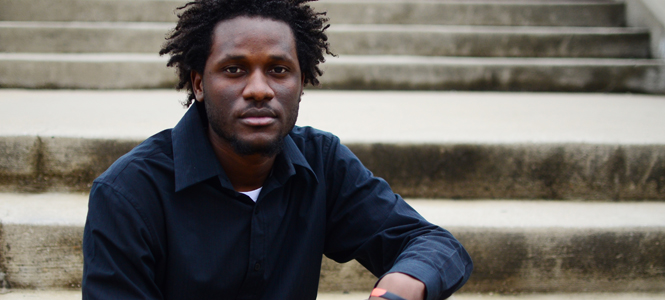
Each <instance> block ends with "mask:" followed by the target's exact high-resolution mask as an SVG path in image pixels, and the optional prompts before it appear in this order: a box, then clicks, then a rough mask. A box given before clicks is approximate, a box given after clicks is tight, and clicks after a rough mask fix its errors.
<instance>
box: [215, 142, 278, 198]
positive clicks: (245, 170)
mask: <svg viewBox="0 0 665 300" xmlns="http://www.w3.org/2000/svg"><path fill="white" fill-rule="evenodd" d="M209 130H210V131H212V130H211V129H209ZM208 136H209V137H210V141H211V143H212V149H213V151H214V152H215V156H216V157H217V160H218V161H219V163H220V164H221V165H222V168H224V172H225V173H226V176H227V177H228V178H229V180H230V181H231V185H233V188H234V189H235V190H236V191H238V192H248V191H253V190H255V189H258V188H260V187H262V186H263V183H264V182H265V180H266V178H268V175H269V174H270V170H271V169H272V165H273V163H274V162H275V157H276V155H273V156H269V157H267V156H265V155H261V154H252V155H240V154H238V153H236V152H235V151H234V150H233V147H232V146H231V145H229V144H228V143H226V142H224V141H221V140H220V139H219V137H218V136H216V135H215V134H214V133H213V134H210V133H209V134H208Z"/></svg>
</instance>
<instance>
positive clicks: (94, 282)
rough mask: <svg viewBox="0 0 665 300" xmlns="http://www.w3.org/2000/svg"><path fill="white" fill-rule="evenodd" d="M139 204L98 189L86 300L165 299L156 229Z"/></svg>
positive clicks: (89, 229) (86, 247)
mask: <svg viewBox="0 0 665 300" xmlns="http://www.w3.org/2000/svg"><path fill="white" fill-rule="evenodd" d="M137 206H138V204H137V203H135V201H132V200H129V199H127V198H126V197H125V196H123V195H122V194H120V193H119V192H118V191H116V190H115V189H113V188H112V187H110V186H108V185H105V184H98V183H96V184H94V185H93V188H92V190H91V192H90V202H89V205H88V217H87V220H86V225H85V229H84V234H83V258H84V265H83V283H82V290H83V299H84V300H93V299H95V300H101V299H162V295H161V291H160V289H159V288H158V285H157V281H158V278H157V276H159V275H158V274H159V272H155V265H156V260H157V257H156V256H155V252H159V251H154V244H155V241H156V237H155V233H154V229H151V228H149V226H148V225H146V222H145V217H146V216H145V215H142V214H141V213H140V212H139V211H138V210H137Z"/></svg>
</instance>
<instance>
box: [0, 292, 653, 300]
mask: <svg viewBox="0 0 665 300" xmlns="http://www.w3.org/2000/svg"><path fill="white" fill-rule="evenodd" d="M2 297H3V298H2V299H3V300H18V299H33V300H78V299H81V292H79V291H69V290H66V291H61V290H49V291H33V290H12V291H11V292H10V293H7V294H4V295H2ZM316 299H317V300H359V299H367V293H340V292H337V293H320V294H319V295H318V297H317V298H316ZM449 299H450V300H626V299H630V300H662V299H665V295H663V294H653V293H629V294H626V293H623V294H609V293H588V294H553V295H552V294H547V295H498V294H497V295H494V294H492V295H490V294H463V293H462V294H455V295H454V296H452V297H451V298H449Z"/></svg>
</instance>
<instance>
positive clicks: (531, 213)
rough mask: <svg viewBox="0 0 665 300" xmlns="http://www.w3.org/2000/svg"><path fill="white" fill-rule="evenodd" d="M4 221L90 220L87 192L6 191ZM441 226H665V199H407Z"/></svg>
mask: <svg viewBox="0 0 665 300" xmlns="http://www.w3.org/2000/svg"><path fill="white" fill-rule="evenodd" d="M0 200H1V201H0V222H1V223H2V224H4V225H5V226H6V225H10V224H14V225H19V224H22V225H58V226H79V227H82V226H83V225H84V224H85V216H86V214H87V205H88V195H87V194H84V193H78V194H63V193H44V194H22V193H18V194H17V193H0ZM407 201H408V202H409V204H410V205H411V206H413V207H414V208H415V209H416V210H417V211H418V212H419V213H420V214H421V215H422V216H423V217H425V218H426V219H427V220H429V221H430V222H432V223H435V224H437V225H439V226H442V227H445V228H448V227H451V228H452V227H467V228H530V229H536V228H569V229H603V228H604V229H608V228H639V227H663V228H665V218H663V216H665V202H569V201H542V200H541V201H537V200H536V201H515V200H505V199H503V200H445V199H437V200H433V199H407Z"/></svg>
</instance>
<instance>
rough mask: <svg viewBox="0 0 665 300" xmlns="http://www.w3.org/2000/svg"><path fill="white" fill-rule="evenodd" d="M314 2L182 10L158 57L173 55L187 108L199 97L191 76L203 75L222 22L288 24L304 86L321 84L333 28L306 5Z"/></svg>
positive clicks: (220, 0) (250, 2)
mask: <svg viewBox="0 0 665 300" xmlns="http://www.w3.org/2000/svg"><path fill="white" fill-rule="evenodd" d="M310 1H313V0H194V1H192V2H189V3H187V4H185V5H184V6H182V7H179V8H178V10H180V11H182V12H181V13H179V14H178V18H179V21H178V24H177V25H176V27H175V29H173V30H172V31H171V32H170V33H169V34H168V35H167V37H166V42H165V43H164V45H163V46H162V49H161V50H160V51H159V55H164V54H170V55H171V58H170V59H169V62H168V64H167V66H169V67H175V68H176V70H177V74H178V77H179V80H180V81H179V82H178V84H177V86H176V88H177V89H178V90H182V89H183V88H185V89H187V91H188V92H189V95H188V98H187V101H186V102H185V103H184V104H185V105H186V106H189V105H191V104H192V101H194V100H195V99H196V98H195V96H194V90H193V87H192V82H191V77H190V74H191V72H192V70H195V71H197V72H199V73H200V74H203V69H204V67H205V63H206V60H207V59H208V56H209V55H210V50H211V48H212V39H213V29H214V28H215V25H217V23H219V22H221V21H225V20H230V19H233V18H236V17H240V16H246V17H264V18H268V19H272V20H275V21H282V22H285V23H286V24H288V25H289V27H290V28H291V31H292V32H293V36H294V37H295V42H296V53H297V55H298V63H299V64H300V70H301V72H302V74H303V76H304V78H305V84H308V83H309V84H311V85H318V84H319V80H318V79H317V76H320V75H322V74H323V72H322V71H321V69H319V67H318V64H319V63H322V62H324V61H325V59H324V51H325V53H327V54H330V55H332V53H331V52H330V49H329V44H328V37H327V36H326V34H325V33H324V30H326V29H327V28H328V27H329V26H330V25H327V24H326V22H327V21H328V19H327V18H326V17H325V13H318V12H315V11H314V10H312V8H311V7H310V6H309V5H306V4H305V3H306V2H310Z"/></svg>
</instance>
